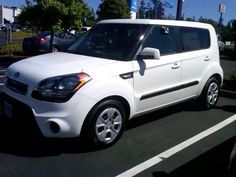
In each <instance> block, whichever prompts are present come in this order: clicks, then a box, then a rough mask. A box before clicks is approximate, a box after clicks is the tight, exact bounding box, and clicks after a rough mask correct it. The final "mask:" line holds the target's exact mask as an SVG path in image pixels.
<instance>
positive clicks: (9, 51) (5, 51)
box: [0, 42, 23, 55]
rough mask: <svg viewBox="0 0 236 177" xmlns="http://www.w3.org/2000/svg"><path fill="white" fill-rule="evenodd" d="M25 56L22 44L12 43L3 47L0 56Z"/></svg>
mask: <svg viewBox="0 0 236 177" xmlns="http://www.w3.org/2000/svg"><path fill="white" fill-rule="evenodd" d="M17 54H23V51H22V44H21V42H12V43H8V44H6V45H3V46H2V47H1V49H0V55H17Z"/></svg>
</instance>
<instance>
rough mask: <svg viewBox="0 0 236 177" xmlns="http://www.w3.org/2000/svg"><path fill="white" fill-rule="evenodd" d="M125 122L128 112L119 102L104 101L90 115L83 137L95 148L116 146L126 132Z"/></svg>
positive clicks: (85, 124)
mask: <svg viewBox="0 0 236 177" xmlns="http://www.w3.org/2000/svg"><path fill="white" fill-rule="evenodd" d="M125 120H126V112H125V110H124V107H123V105H122V104H121V103H120V102H119V101H116V100H106V101H103V102H101V103H99V104H98V105H96V106H95V107H94V108H93V109H92V110H91V111H90V113H89V114H88V116H87V118H86V120H85V123H84V126H83V129H82V137H83V139H84V140H85V141H86V142H90V143H92V144H93V145H95V146H107V145H111V144H114V143H115V142H116V141H118V139H119V138H120V137H121V135H122V133H123V131H124V126H125Z"/></svg>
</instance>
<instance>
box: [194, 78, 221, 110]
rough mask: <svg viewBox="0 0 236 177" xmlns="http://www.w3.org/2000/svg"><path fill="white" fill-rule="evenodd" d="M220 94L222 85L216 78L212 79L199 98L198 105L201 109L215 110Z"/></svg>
mask: <svg viewBox="0 0 236 177" xmlns="http://www.w3.org/2000/svg"><path fill="white" fill-rule="evenodd" d="M219 93H220V84H219V81H218V80H217V79H216V78H215V77H211V78H210V79H209V80H208V81H207V83H206V85H205V86H204V88H203V90H202V93H201V95H200V97H199V98H198V104H199V106H200V108H203V109H211V108H213V107H214V106H215V105H216V103H217V101H218V99H219Z"/></svg>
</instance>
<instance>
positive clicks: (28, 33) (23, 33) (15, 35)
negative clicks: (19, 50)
mask: <svg viewBox="0 0 236 177" xmlns="http://www.w3.org/2000/svg"><path fill="white" fill-rule="evenodd" d="M35 34H36V33H35V32H32V31H17V32H12V39H18V38H22V39H23V38H25V37H30V36H33V35H35Z"/></svg>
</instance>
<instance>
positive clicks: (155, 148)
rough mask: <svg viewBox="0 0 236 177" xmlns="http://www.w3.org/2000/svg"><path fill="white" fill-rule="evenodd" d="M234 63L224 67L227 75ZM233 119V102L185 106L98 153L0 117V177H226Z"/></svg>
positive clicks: (144, 121) (137, 124)
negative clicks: (208, 107)
mask: <svg viewBox="0 0 236 177" xmlns="http://www.w3.org/2000/svg"><path fill="white" fill-rule="evenodd" d="M230 63H231V64H230ZM232 63H234V62H232V61H231V62H229V60H223V62H222V64H223V67H224V66H226V69H225V70H227V71H229V70H231V66H232ZM7 66H8V63H5V64H2V65H1V68H0V70H1V77H0V81H1V84H2V80H3V76H4V70H5V68H6V67H7ZM0 87H2V86H1V85H0ZM0 89H1V88H0ZM235 114H236V100H235V99H231V98H226V97H220V100H219V102H218V104H217V106H216V108H214V109H212V110H208V111H203V110H198V109H196V108H195V107H194V104H193V103H192V102H186V103H183V104H180V105H176V106H172V107H170V108H167V109H163V110H160V111H156V112H154V113H151V114H148V115H145V116H142V117H139V118H136V119H134V120H131V121H129V123H128V127H127V129H126V131H125V133H124V135H123V136H122V138H121V140H120V141H119V142H118V143H117V144H115V145H114V146H112V147H109V148H106V149H98V150H95V149H91V148H90V147H87V146H85V145H84V144H82V142H81V141H80V140H79V139H69V140H63V139H45V138H43V137H42V136H41V135H40V134H38V133H37V132H36V131H34V130H35V128H34V127H32V126H31V125H30V124H18V123H16V122H15V121H13V120H9V119H3V118H2V117H1V115H0V139H1V146H0V159H1V160H0V176H118V175H121V176H133V175H134V176H135V175H137V176H154V177H159V176H181V177H184V176H186V177H187V176H206V177H208V176H220V177H221V176H226V175H227V167H228V163H229V155H230V153H231V151H232V148H233V145H234V143H235V142H236V133H235V127H236V121H235ZM17 118H18V119H22V118H23V117H22V116H19V117H17Z"/></svg>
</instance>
